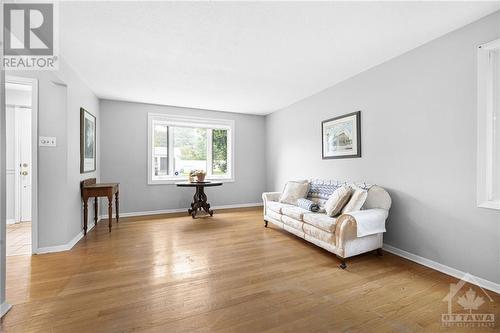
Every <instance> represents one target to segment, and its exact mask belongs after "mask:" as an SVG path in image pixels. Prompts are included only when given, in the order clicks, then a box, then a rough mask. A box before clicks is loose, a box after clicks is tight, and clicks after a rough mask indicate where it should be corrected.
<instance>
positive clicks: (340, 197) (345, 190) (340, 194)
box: [325, 186, 352, 216]
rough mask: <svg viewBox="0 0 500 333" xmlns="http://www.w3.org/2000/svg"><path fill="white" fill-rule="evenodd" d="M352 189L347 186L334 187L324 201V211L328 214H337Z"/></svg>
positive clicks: (347, 199)
mask: <svg viewBox="0 0 500 333" xmlns="http://www.w3.org/2000/svg"><path fill="white" fill-rule="evenodd" d="M351 193H352V189H351V188H350V187H349V186H342V187H339V188H338V189H336V190H335V191H334V192H333V193H332V195H331V196H330V197H329V198H328V200H327V201H326V202H325V211H326V214H327V215H329V216H335V215H337V214H339V213H340V212H341V210H342V208H343V207H344V206H345V205H346V203H347V202H348V201H349V198H350V197H351Z"/></svg>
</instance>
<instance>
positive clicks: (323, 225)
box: [302, 213, 337, 233]
mask: <svg viewBox="0 0 500 333" xmlns="http://www.w3.org/2000/svg"><path fill="white" fill-rule="evenodd" d="M302 220H303V221H304V222H305V223H307V224H310V225H313V226H315V227H316V228H319V229H322V230H324V231H327V232H331V233H333V232H334V231H335V224H336V223H337V219H336V218H334V217H330V216H328V215H326V214H321V213H308V214H304V217H303V218H302Z"/></svg>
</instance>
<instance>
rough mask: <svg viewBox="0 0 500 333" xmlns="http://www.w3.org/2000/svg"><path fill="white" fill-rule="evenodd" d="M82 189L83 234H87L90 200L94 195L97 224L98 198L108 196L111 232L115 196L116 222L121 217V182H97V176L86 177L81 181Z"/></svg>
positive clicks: (95, 220) (95, 221)
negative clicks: (119, 196)
mask: <svg viewBox="0 0 500 333" xmlns="http://www.w3.org/2000/svg"><path fill="white" fill-rule="evenodd" d="M80 190H81V192H82V200H83V234H84V235H86V234H87V220H88V204H87V202H88V200H89V198H91V197H94V223H95V225H96V226H97V216H98V214H99V209H98V202H97V198H99V197H107V198H108V220H109V222H108V224H109V232H111V220H112V218H113V196H114V197H115V208H116V223H118V219H119V212H118V211H119V209H118V208H119V198H118V194H119V192H120V191H119V183H102V184H96V179H95V178H89V179H85V180H83V181H81V182H80Z"/></svg>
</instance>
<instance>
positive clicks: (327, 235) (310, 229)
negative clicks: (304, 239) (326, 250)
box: [302, 223, 335, 244]
mask: <svg viewBox="0 0 500 333" xmlns="http://www.w3.org/2000/svg"><path fill="white" fill-rule="evenodd" d="M302 229H303V230H304V233H305V234H306V235H309V236H311V237H314V238H316V239H319V240H321V241H323V242H326V243H330V244H334V243H335V235H334V234H333V233H331V232H326V231H324V230H321V229H319V228H316V227H315V226H312V225H310V224H307V223H304V224H303V226H302Z"/></svg>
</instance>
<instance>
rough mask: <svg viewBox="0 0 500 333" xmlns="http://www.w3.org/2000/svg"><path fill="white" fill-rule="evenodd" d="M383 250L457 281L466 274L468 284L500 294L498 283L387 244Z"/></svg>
mask: <svg viewBox="0 0 500 333" xmlns="http://www.w3.org/2000/svg"><path fill="white" fill-rule="evenodd" d="M384 250H386V251H387V252H389V253H392V254H395V255H397V256H399V257H403V258H405V259H408V260H411V261H413V262H416V263H417V264H421V265H424V266H427V267H429V268H432V269H434V270H436V271H439V272H441V273H444V274H447V275H451V276H453V277H456V278H457V279H462V278H464V277H465V276H466V275H467V274H468V275H469V276H470V277H471V281H469V282H471V283H474V284H477V285H478V286H479V287H481V288H484V289H488V290H491V291H494V292H496V293H497V294H500V284H498V283H495V282H492V281H488V280H485V279H483V278H480V277H477V276H474V275H472V274H470V273H466V272H462V271H460V270H458V269H455V268H452V267H449V266H446V265H443V264H440V263H438V262H435V261H433V260H430V259H427V258H424V257H421V256H418V255H416V254H413V253H410V252H406V251H404V250H401V249H398V248H397V247H394V246H391V245H388V244H384Z"/></svg>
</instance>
